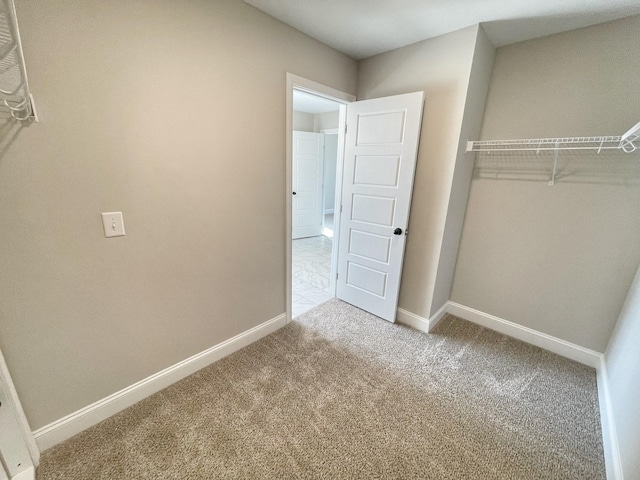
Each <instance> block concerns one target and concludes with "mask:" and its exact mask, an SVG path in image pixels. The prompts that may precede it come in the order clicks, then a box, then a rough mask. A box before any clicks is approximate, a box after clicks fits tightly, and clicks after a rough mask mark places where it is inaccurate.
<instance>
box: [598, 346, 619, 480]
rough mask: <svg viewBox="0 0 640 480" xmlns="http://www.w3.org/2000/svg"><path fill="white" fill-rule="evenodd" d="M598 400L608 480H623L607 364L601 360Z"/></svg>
mask: <svg viewBox="0 0 640 480" xmlns="http://www.w3.org/2000/svg"><path fill="white" fill-rule="evenodd" d="M598 399H599V400H600V402H599V403H600V423H601V425H602V446H603V448H604V463H605V465H606V467H607V479H608V480H623V473H622V459H621V458H620V448H619V445H618V434H617V432H616V423H615V420H614V416H613V406H612V405H611V397H610V396H609V379H608V375H607V364H606V361H605V360H604V359H603V360H602V362H601V363H600V367H599V368H598Z"/></svg>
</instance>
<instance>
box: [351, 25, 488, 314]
mask: <svg viewBox="0 0 640 480" xmlns="http://www.w3.org/2000/svg"><path fill="white" fill-rule="evenodd" d="M477 37H478V27H477V26H473V27H468V28H465V29H463V30H460V31H457V32H454V33H450V34H447V35H443V36H440V37H437V38H433V39H430V40H426V41H423V42H419V43H416V44H414V45H410V46H408V47H403V48H400V49H398V50H394V51H391V52H388V53H383V54H381V55H377V56H375V57H371V58H369V59H366V60H363V61H361V62H360V70H359V75H358V99H359V100H364V99H368V98H375V97H381V96H385V95H395V94H400V93H408V92H413V91H419V90H422V91H424V92H425V109H424V114H423V119H422V131H421V138H420V149H419V152H418V162H417V166H416V176H415V184H414V190H413V200H412V204H411V215H410V218H409V231H410V233H409V237H408V241H407V250H406V253H405V260H404V268H403V273H402V285H401V287H400V301H399V306H400V307H401V308H404V309H406V310H408V311H410V312H412V313H414V314H417V315H420V316H422V317H427V318H428V317H429V315H430V312H431V308H432V304H433V294H434V291H435V286H436V279H437V270H438V263H439V260H440V256H441V254H442V253H443V251H442V241H443V236H444V232H445V224H446V219H447V211H448V206H449V197H450V192H451V185H452V180H453V177H454V169H455V166H456V160H457V157H458V146H459V142H460V134H461V129H462V120H463V114H464V110H465V102H466V98H467V91H468V87H469V79H470V74H471V67H472V61H473V58H474V52H475V47H476V40H477Z"/></svg>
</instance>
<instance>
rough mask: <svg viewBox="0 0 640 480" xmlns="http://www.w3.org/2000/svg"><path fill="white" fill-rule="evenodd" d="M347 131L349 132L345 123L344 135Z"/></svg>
mask: <svg viewBox="0 0 640 480" xmlns="http://www.w3.org/2000/svg"><path fill="white" fill-rule="evenodd" d="M347 130H349V127H348V125H347V124H346V123H345V124H344V133H347Z"/></svg>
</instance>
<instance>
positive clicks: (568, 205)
mask: <svg viewBox="0 0 640 480" xmlns="http://www.w3.org/2000/svg"><path fill="white" fill-rule="evenodd" d="M638 44H640V17H632V18H627V19H623V20H618V21H615V22H611V23H607V24H603V25H598V26H594V27H589V28H586V29H581V30H576V31H572V32H567V33H563V34H559V35H553V36H550V37H545V38H541V39H537V40H531V41H527V42H523V43H520V44H515V45H511V46H507V47H502V48H500V49H498V50H497V54H496V58H495V66H494V71H493V76H492V79H491V85H490V89H489V96H488V99H487V106H486V112H485V117H484V123H483V128H482V138H483V139H500V138H507V139H508V138H537V137H563V136H591V135H620V134H622V133H623V132H624V131H626V130H627V129H628V128H630V127H631V126H632V125H633V124H635V123H636V122H638V120H640V117H639V116H638V115H639V112H640V96H638V95H637V94H635V92H637V90H638V72H640V57H639V56H638V55H629V53H628V52H629V46H630V45H638ZM559 159H560V160H559V175H558V179H557V182H556V184H555V186H553V187H549V186H548V185H547V183H548V181H549V176H548V175H549V171H550V166H551V161H552V159H551V156H550V155H539V156H536V155H535V154H528V155H524V154H519V155H510V156H504V157H501V156H496V155H493V156H482V157H480V156H479V157H478V158H477V160H476V169H475V174H474V180H473V182H472V187H471V192H470V196H469V203H468V206H467V213H466V218H465V223H464V229H463V234H462V240H461V245H460V251H459V255H458V261H457V266H456V271H455V277H454V282H453V289H452V294H451V298H452V300H453V301H455V302H458V303H461V304H464V305H467V306H469V307H472V308H475V309H478V310H481V311H483V312H486V313H489V314H492V315H496V316H498V317H502V318H504V319H507V320H510V321H512V322H515V323H517V324H519V325H523V326H525V327H529V328H532V329H534V330H538V331H541V332H544V333H547V334H550V335H553V336H555V337H558V338H561V339H563V340H566V341H569V342H573V343H576V344H578V345H581V346H584V347H587V348H591V349H594V350H597V351H599V352H603V351H604V349H605V347H606V345H607V341H608V339H609V336H610V334H611V331H612V329H613V326H614V323H615V321H616V318H617V317H618V313H619V312H620V308H621V306H622V303H623V301H624V298H625V295H626V293H627V290H628V288H629V285H630V284H631V280H632V279H633V276H634V274H635V271H636V268H637V267H638V262H639V261H640V242H639V241H638V239H639V238H640V216H639V215H638V205H640V171H639V169H638V164H639V160H640V152H637V153H635V154H632V155H624V154H619V153H616V154H600V155H596V154H588V153H575V152H574V153H564V154H561V155H560V157H559Z"/></svg>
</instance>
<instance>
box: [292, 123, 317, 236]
mask: <svg viewBox="0 0 640 480" xmlns="http://www.w3.org/2000/svg"><path fill="white" fill-rule="evenodd" d="M323 174H324V135H323V134H322V133H312V132H298V131H294V132H293V185H292V188H293V191H292V193H293V192H295V194H294V195H293V202H292V209H293V210H292V212H293V233H292V237H293V238H294V239H295V238H302V237H315V236H317V235H320V234H321V233H322V214H323V205H322V202H323V195H322V180H323Z"/></svg>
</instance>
